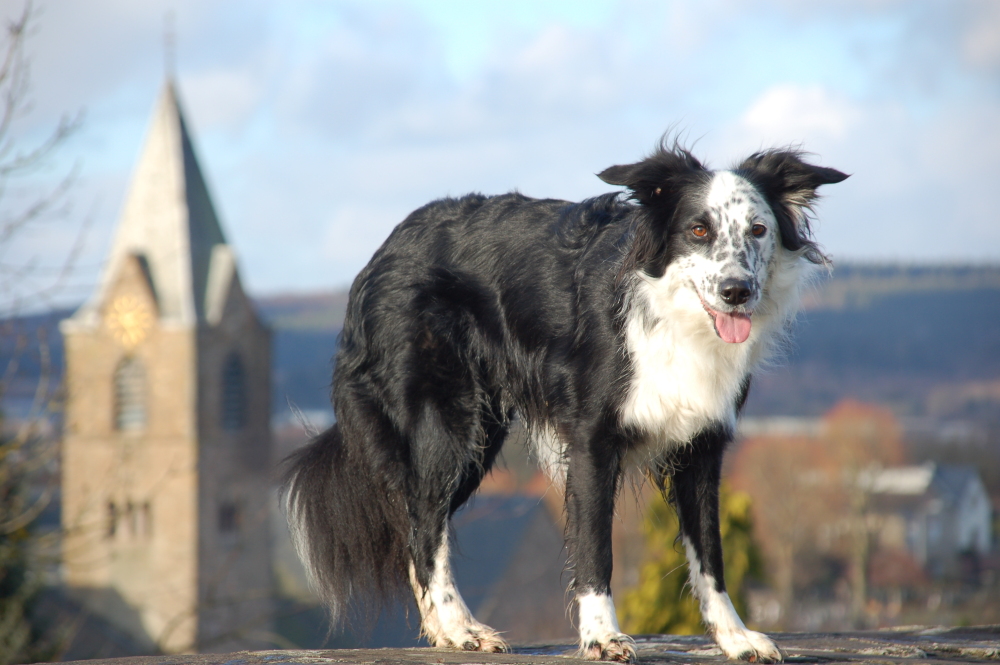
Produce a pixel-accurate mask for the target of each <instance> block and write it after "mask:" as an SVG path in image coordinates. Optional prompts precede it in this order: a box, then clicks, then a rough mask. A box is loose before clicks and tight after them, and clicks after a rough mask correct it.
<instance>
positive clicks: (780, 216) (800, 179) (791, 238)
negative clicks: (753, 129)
mask: <svg viewBox="0 0 1000 665" xmlns="http://www.w3.org/2000/svg"><path fill="white" fill-rule="evenodd" d="M733 171H734V172H735V173H737V174H738V175H741V176H743V177H744V178H746V179H747V180H749V181H750V182H751V183H753V184H754V186H755V187H756V188H757V189H758V190H759V191H760V193H761V194H763V195H764V196H765V197H767V200H768V203H770V204H771V209H772V210H773V211H774V214H775V216H776V217H777V220H778V226H779V229H780V231H781V242H782V244H783V245H784V246H785V248H786V249H789V250H792V251H796V250H799V249H802V248H803V247H806V246H808V247H812V248H814V247H815V245H813V244H812V242H811V240H810V229H809V214H810V212H811V211H812V204H813V202H814V201H815V200H816V199H817V197H818V196H819V195H818V194H817V193H816V190H817V189H818V188H819V187H820V185H832V184H834V183H838V182H841V181H843V180H846V179H847V178H848V174H846V173H841V172H840V171H838V170H836V169H831V168H827V167H825V166H815V165H813V164H808V163H806V162H805V161H803V159H802V153H801V152H799V151H797V150H769V151H767V152H758V153H756V154H753V155H751V156H750V157H747V158H746V159H745V160H743V163H742V164H740V165H739V166H738V167H736V168H735V169H733Z"/></svg>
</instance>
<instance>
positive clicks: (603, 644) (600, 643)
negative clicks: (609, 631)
mask: <svg viewBox="0 0 1000 665" xmlns="http://www.w3.org/2000/svg"><path fill="white" fill-rule="evenodd" d="M580 656H581V657H582V658H584V659H586V660H610V661H614V662H617V663H634V662H635V641H634V640H633V639H632V638H631V637H629V636H628V635H625V634H624V633H616V634H614V635H609V636H608V637H606V638H603V639H601V640H592V641H590V642H587V643H586V644H584V645H583V646H581V647H580Z"/></svg>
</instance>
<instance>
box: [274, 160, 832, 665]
mask: <svg viewBox="0 0 1000 665" xmlns="http://www.w3.org/2000/svg"><path fill="white" fill-rule="evenodd" d="M734 173H737V174H739V175H741V176H742V177H743V178H745V179H746V180H748V181H749V182H751V183H752V184H753V185H754V186H755V187H756V188H757V190H758V191H759V192H760V193H761V194H762V195H763V196H764V197H765V198H766V201H767V203H768V204H769V205H770V206H771V208H772V210H774V213H775V219H776V220H777V223H778V226H779V228H780V242H781V244H782V245H783V246H784V248H785V249H786V250H788V251H794V252H800V253H801V254H803V255H804V256H805V257H806V258H807V259H810V260H813V261H818V260H820V257H821V255H820V254H819V252H818V250H817V249H816V247H815V245H813V244H812V241H811V239H810V234H809V229H808V225H807V222H806V220H807V217H806V215H805V214H804V209H805V208H807V207H808V204H809V203H810V202H811V201H812V199H813V198H814V197H815V190H816V188H817V187H818V186H819V185H822V184H826V183H831V182H838V181H839V180H842V179H843V178H845V177H846V176H844V175H843V174H841V173H839V172H837V171H833V170H832V169H824V168H821V167H815V166H810V165H808V164H806V163H804V162H803V161H802V160H801V158H800V155H799V153H797V152H794V151H781V150H779V151H770V152H766V153H760V154H757V155H754V156H753V157H751V158H750V159H748V160H746V161H745V162H743V163H742V164H741V165H740V166H739V167H738V168H737V169H735V170H734ZM711 174H712V172H711V171H708V170H707V169H705V168H704V167H703V166H702V165H701V164H700V163H699V162H698V161H697V160H696V159H695V158H694V157H693V156H691V154H690V153H688V152H687V151H685V150H683V149H680V148H678V147H676V146H661V147H660V148H659V149H658V150H657V151H656V152H655V153H654V154H653V155H652V156H651V157H649V158H648V159H646V160H644V161H643V162H640V163H638V164H634V165H630V166H618V167H612V168H610V169H608V170H607V171H605V172H604V173H602V174H601V177H602V179H604V180H605V181H606V182H609V183H611V184H615V185H624V186H626V187H628V188H629V190H630V194H631V198H632V200H633V201H632V202H629V201H626V200H624V199H623V198H622V197H620V196H619V195H618V194H606V195H604V196H598V197H596V198H593V199H588V200H585V201H583V202H580V203H570V202H567V201H559V200H537V199H531V198H528V197H526V196H522V195H520V194H517V193H512V194H506V195H502V196H492V197H487V196H482V195H478V194H473V195H469V196H465V197H462V198H459V199H450V198H449V199H442V200H438V201H435V202H433V203H430V204H428V205H426V206H424V207H423V208H420V209H419V210H416V211H415V212H413V213H412V214H411V215H410V216H409V217H407V219H406V220H405V221H403V222H402V223H401V224H400V225H399V226H398V227H397V228H396V229H395V230H394V231H393V232H392V234H391V235H390V236H389V238H388V239H387V240H386V241H385V243H384V244H383V245H382V247H381V248H380V249H379V250H378V251H377V252H376V253H375V256H374V257H373V258H372V260H371V261H370V263H369V264H368V265H367V266H366V267H365V268H364V269H363V270H362V271H361V273H360V274H359V275H358V277H357V278H356V279H355V281H354V284H353V286H352V288H351V292H350V303H349V305H348V310H347V315H346V318H345V321H344V328H343V332H342V335H341V339H340V347H339V350H338V352H337V355H336V369H335V372H334V381H333V397H332V399H333V405H334V409H335V412H336V416H337V423H336V424H335V425H334V426H333V427H331V428H330V429H329V430H327V431H326V432H324V433H322V434H320V435H319V436H318V437H316V438H315V440H314V441H313V442H312V443H311V444H310V445H309V446H307V447H306V448H304V449H303V450H302V451H300V452H299V453H298V454H297V455H296V456H295V457H294V458H293V459H292V460H291V461H290V466H289V471H288V475H287V485H286V486H287V499H288V509H289V520H290V522H291V523H292V527H293V532H294V534H295V537H296V539H297V546H298V547H299V551H300V554H301V555H302V556H303V559H304V560H305V562H306V564H307V567H308V568H309V570H310V573H311V575H312V577H313V581H314V582H315V584H316V586H317V588H318V590H319V592H320V593H321V595H322V597H323V599H324V600H325V601H327V602H328V603H329V604H330V606H331V607H332V608H333V611H334V614H335V616H343V614H344V611H345V610H346V609H347V606H348V604H349V603H350V602H352V601H356V600H358V596H359V595H367V594H372V595H374V596H385V595H390V594H392V593H394V592H396V591H398V590H399V589H400V588H405V587H407V586H408V585H413V587H414V589H415V590H416V592H417V594H418V603H419V600H420V594H421V593H422V592H423V593H426V592H427V591H426V590H427V589H428V588H429V587H430V586H431V584H432V577H433V576H434V574H435V572H434V571H435V557H436V555H437V553H438V551H439V548H440V546H441V543H442V539H444V538H447V524H448V519H449V518H450V517H451V515H452V514H453V513H454V512H455V511H456V510H457V509H458V508H459V507H460V506H462V504H463V503H465V502H466V500H468V499H469V497H470V496H471V495H472V494H473V493H474V492H475V491H476V489H477V487H478V486H479V484H480V482H481V481H482V479H483V477H484V475H485V474H486V473H488V472H489V470H490V468H491V467H492V465H493V463H494V461H495V460H496V458H497V455H498V453H499V452H500V450H501V447H502V446H503V443H504V438H505V436H506V434H507V431H508V429H509V427H510V425H511V422H512V419H514V418H515V417H516V418H519V419H520V420H522V421H523V422H524V423H525V425H526V426H527V427H528V429H529V431H532V432H537V431H540V430H542V429H543V428H551V429H552V430H554V431H555V432H557V434H558V438H559V440H560V441H561V442H563V445H564V450H563V455H564V458H563V459H564V463H565V491H566V502H565V505H566V516H567V527H566V541H567V545H568V548H569V560H570V562H571V566H572V573H573V587H574V588H575V589H576V590H577V593H581V592H587V593H597V594H608V593H609V592H610V590H609V584H610V580H611V569H612V556H611V525H612V513H613V510H614V505H615V499H616V495H617V494H618V490H619V488H620V484H621V478H622V470H623V463H624V460H625V457H626V454H628V453H629V452H630V451H633V450H635V449H638V448H641V447H645V446H650V445H654V446H655V445H656V443H655V442H654V443H653V444H651V442H650V435H649V433H648V432H643V431H640V429H638V428H636V427H634V426H629V425H626V424H624V423H623V420H622V417H621V411H622V408H623V402H624V400H625V396H626V393H627V391H628V389H629V386H630V381H631V377H632V375H633V372H634V369H635V368H634V367H633V364H632V363H633V362H634V359H632V358H631V357H630V354H629V353H628V352H627V351H626V347H625V340H624V335H625V332H624V325H625V324H624V321H625V318H626V315H627V310H628V307H629V302H630V299H631V298H633V296H634V291H635V289H636V277H635V275H636V274H637V273H640V272H641V273H644V274H646V275H648V276H651V277H653V278H656V277H660V276H662V275H663V274H664V271H665V270H666V267H667V266H668V265H669V264H670V263H671V262H672V261H673V260H674V259H675V257H677V256H679V255H683V254H685V253H688V252H692V251H699V250H698V248H697V247H696V246H692V242H693V241H692V238H691V237H690V236H689V234H687V233H685V232H684V231H685V229H686V228H687V226H688V225H690V223H691V220H692V219H693V218H695V217H697V216H698V215H699V214H701V212H702V211H701V208H700V207H699V196H700V194H699V192H701V191H702V190H703V189H704V188H705V186H706V184H707V182H708V181H709V179H710V178H711ZM706 325H708V324H706ZM665 380H669V377H665ZM749 381H750V377H749V374H747V375H746V376H745V377H744V378H743V381H742V386H741V387H740V389H739V390H737V392H736V393H735V394H736V401H737V402H738V405H737V409H738V408H739V407H741V406H742V403H743V400H745V398H746V394H747V390H748V387H749ZM732 434H733V432H732V431H731V426H729V425H727V424H725V423H707V424H706V426H705V427H704V429H703V430H702V431H701V433H700V434H698V435H696V436H695V437H694V438H693V439H692V440H690V441H683V442H675V443H678V444H683V445H678V446H674V447H670V448H664V449H663V451H662V453H661V454H659V455H658V456H654V458H655V459H656V460H657V462H656V463H655V464H654V465H653V466H654V467H655V468H654V476H656V478H655V480H656V481H657V482H659V483H661V484H662V485H663V486H664V487H667V486H669V493H670V499H671V500H672V502H673V504H674V505H675V506H676V508H677V510H678V513H679V515H680V521H681V528H682V531H683V534H684V535H685V536H686V537H687V538H688V539H689V540H690V541H691V542H692V543H693V545H694V547H695V548H696V549H697V550H698V554H699V557H698V558H699V559H700V561H701V562H702V563H701V565H702V566H703V567H704V569H706V570H707V571H708V572H710V573H711V574H712V575H713V576H714V580H715V584H716V585H717V587H718V589H719V590H720V591H724V589H725V587H724V582H723V574H722V550H721V545H720V539H719V527H718V510H717V504H718V484H719V478H720V469H721V462H722V455H723V451H724V449H725V447H726V444H727V443H728V442H729V441H730V440H731V438H732ZM668 475H671V476H672V479H671V482H669V483H667V476H668ZM411 565H412V572H411ZM411 576H412V577H415V580H414V579H413V578H412V577H411ZM417 585H419V588H418V586H417ZM421 590H423V591H422V592H421ZM425 629H426V626H425ZM472 632H474V631H472ZM622 637H623V636H622ZM438 641H439V642H443V643H451V642H449V640H448V639H442V640H438ZM453 641H454V640H452V642H453ZM501 644H502V643H501ZM454 646H463V644H454ZM464 646H466V647H467V648H470V643H465V644H464ZM477 646H481V647H482V648H488V645H485V644H483V645H478V644H477V643H475V642H474V641H473V643H471V648H477ZM595 646H596V647H597V651H596V652H594V651H593V648H594V647H595ZM608 646H609V645H607V644H584V645H583V647H584V648H585V649H588V648H589V649H590V651H588V653H589V654H590V655H596V657H604V658H628V657H629V655H630V654H629V653H628V650H627V649H626V650H625V653H622V652H621V651H619V652H615V651H613V650H611V651H609V650H608V648H607V647H608Z"/></svg>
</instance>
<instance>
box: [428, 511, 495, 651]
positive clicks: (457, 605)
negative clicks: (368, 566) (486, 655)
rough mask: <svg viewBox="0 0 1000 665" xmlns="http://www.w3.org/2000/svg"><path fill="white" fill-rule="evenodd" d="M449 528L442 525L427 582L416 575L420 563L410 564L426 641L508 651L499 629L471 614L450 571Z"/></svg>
mask: <svg viewBox="0 0 1000 665" xmlns="http://www.w3.org/2000/svg"><path fill="white" fill-rule="evenodd" d="M450 554H451V553H450V548H449V546H448V532H447V529H442V533H441V544H440V546H439V547H438V549H437V552H436V554H435V556H434V560H433V562H432V566H433V570H432V572H431V575H430V579H429V580H428V582H427V584H426V586H425V585H424V584H423V583H421V582H420V580H419V577H418V575H417V568H416V565H417V564H411V566H410V583H411V584H412V585H413V595H414V596H415V597H416V599H417V607H418V608H420V621H421V627H422V629H423V633H424V635H425V636H426V637H427V641H428V642H430V643H431V645H433V646H438V647H452V648H456V649H463V650H465V651H489V652H501V651H507V649H508V647H507V643H506V642H505V641H504V640H503V638H501V637H500V635H499V633H497V631H495V630H493V629H492V628H490V627H489V626H487V625H485V624H482V623H479V621H477V620H476V619H475V617H473V616H472V612H470V611H469V608H468V606H466V604H465V600H463V599H462V595H461V594H460V593H459V591H458V587H457V586H456V585H455V578H454V576H453V575H452V573H451V561H450Z"/></svg>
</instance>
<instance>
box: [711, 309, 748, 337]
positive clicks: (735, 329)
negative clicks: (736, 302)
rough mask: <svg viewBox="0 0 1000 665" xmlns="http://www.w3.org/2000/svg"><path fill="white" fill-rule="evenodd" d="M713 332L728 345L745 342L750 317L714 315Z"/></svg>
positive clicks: (720, 313)
mask: <svg viewBox="0 0 1000 665" xmlns="http://www.w3.org/2000/svg"><path fill="white" fill-rule="evenodd" d="M715 330H716V332H718V333H719V337H721V338H722V339H723V341H725V342H729V343H730V344H734V343H739V342H745V341H747V337H749V336H750V317H749V316H747V315H746V314H724V313H722V312H716V313H715Z"/></svg>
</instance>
